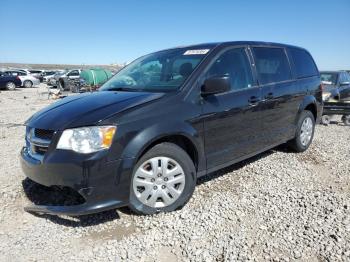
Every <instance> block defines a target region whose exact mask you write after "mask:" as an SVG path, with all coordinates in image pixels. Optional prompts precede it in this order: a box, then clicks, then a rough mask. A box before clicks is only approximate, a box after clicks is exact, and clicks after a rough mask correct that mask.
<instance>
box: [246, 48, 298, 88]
mask: <svg viewBox="0 0 350 262" xmlns="http://www.w3.org/2000/svg"><path fill="white" fill-rule="evenodd" d="M253 53H254V58H255V65H256V69H257V72H258V77H259V82H260V84H262V85H264V84H269V83H275V82H281V81H286V80H290V79H292V76H291V72H290V66H289V62H288V59H287V56H286V54H285V52H284V49H283V48H269V47H254V48H253Z"/></svg>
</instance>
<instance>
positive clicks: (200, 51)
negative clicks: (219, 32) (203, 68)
mask: <svg viewBox="0 0 350 262" xmlns="http://www.w3.org/2000/svg"><path fill="white" fill-rule="evenodd" d="M209 50H210V49H195V50H187V51H186V52H185V53H184V55H205V54H206V53H208V52H209Z"/></svg>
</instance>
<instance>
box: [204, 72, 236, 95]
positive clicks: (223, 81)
mask: <svg viewBox="0 0 350 262" xmlns="http://www.w3.org/2000/svg"><path fill="white" fill-rule="evenodd" d="M230 89H231V80H230V77H229V76H215V77H211V78H208V79H206V80H205V81H204V84H203V86H202V89H201V93H202V96H207V95H214V94H219V93H224V92H227V91H229V90H230Z"/></svg>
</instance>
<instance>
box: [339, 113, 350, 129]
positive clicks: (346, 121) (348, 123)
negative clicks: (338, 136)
mask: <svg viewBox="0 0 350 262" xmlns="http://www.w3.org/2000/svg"><path fill="white" fill-rule="evenodd" d="M341 120H342V121H343V123H344V125H346V126H350V115H344V116H342V118H341Z"/></svg>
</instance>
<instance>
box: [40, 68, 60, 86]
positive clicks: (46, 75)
mask: <svg viewBox="0 0 350 262" xmlns="http://www.w3.org/2000/svg"><path fill="white" fill-rule="evenodd" d="M56 73H57V71H44V72H43V73H42V76H43V82H45V83H47V82H48V81H49V79H50V78H52V77H54V76H55V74H56Z"/></svg>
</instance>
